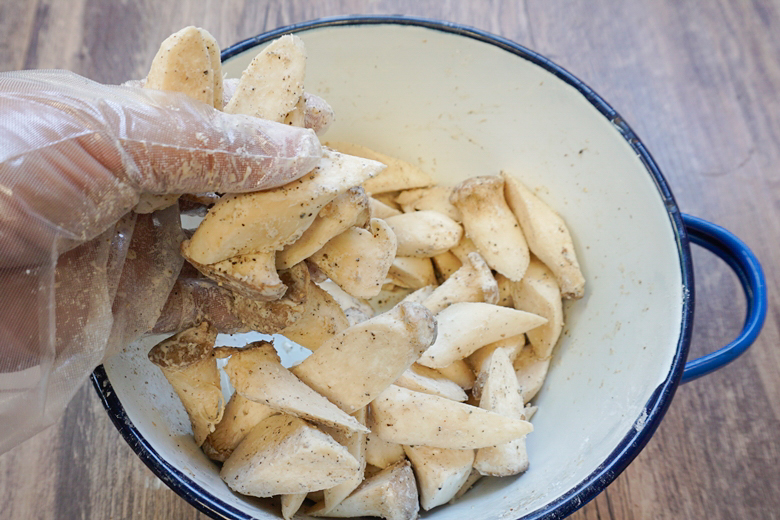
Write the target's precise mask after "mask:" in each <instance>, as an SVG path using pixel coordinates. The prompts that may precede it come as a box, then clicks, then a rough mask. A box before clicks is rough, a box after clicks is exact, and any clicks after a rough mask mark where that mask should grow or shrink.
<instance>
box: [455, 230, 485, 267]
mask: <svg viewBox="0 0 780 520" xmlns="http://www.w3.org/2000/svg"><path fill="white" fill-rule="evenodd" d="M450 253H452V254H453V255H455V257H456V258H457V259H458V260H460V262H461V263H462V264H463V263H466V261H467V260H468V256H469V254H471V253H479V251H478V250H477V246H476V245H475V244H474V242H473V241H472V240H471V239H470V238H469V237H468V236H466V234H465V233H464V235H463V238H461V239H460V242H458V245H456V246H455V247H453V248H451V249H450Z"/></svg>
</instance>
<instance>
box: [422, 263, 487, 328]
mask: <svg viewBox="0 0 780 520" xmlns="http://www.w3.org/2000/svg"><path fill="white" fill-rule="evenodd" d="M459 302H485V303H493V304H495V303H497V302H498V284H497V283H496V280H495V278H493V273H492V272H491V271H490V267H488V265H487V263H485V260H484V259H483V258H482V257H481V256H480V255H479V253H469V255H468V257H467V259H466V263H464V264H463V266H462V267H461V268H460V269H458V270H457V271H455V272H454V273H453V274H452V276H450V277H449V278H447V280H446V281H445V282H444V283H443V284H441V285H440V286H438V287H437V288H436V289H435V290H434V291H433V293H431V295H430V296H429V297H428V298H426V299H425V301H423V302H422V303H423V305H425V306H426V307H427V308H428V309H429V310H430V311H431V312H432V313H434V314H437V313H439V312H440V311H442V310H444V309H446V308H447V307H449V306H450V305H452V304H453V303H459Z"/></svg>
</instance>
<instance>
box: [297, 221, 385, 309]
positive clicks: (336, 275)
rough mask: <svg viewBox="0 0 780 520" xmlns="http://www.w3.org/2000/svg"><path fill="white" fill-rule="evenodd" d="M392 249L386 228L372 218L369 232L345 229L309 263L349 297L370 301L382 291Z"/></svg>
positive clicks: (382, 222) (358, 229) (310, 259)
mask: <svg viewBox="0 0 780 520" xmlns="http://www.w3.org/2000/svg"><path fill="white" fill-rule="evenodd" d="M396 246H397V244H396V240H395V235H394V234H393V231H392V230H391V229H390V226H388V225H387V224H386V223H385V222H384V221H383V220H380V219H377V218H372V219H371V221H370V222H369V229H362V228H357V227H351V228H349V229H348V230H346V231H345V232H343V233H341V234H340V235H338V236H335V237H333V238H332V239H330V240H329V241H328V243H327V244H325V245H324V246H323V247H322V248H321V249H320V250H319V251H317V252H316V253H314V254H313V255H312V256H310V257H309V261H310V262H312V263H313V264H315V265H316V266H317V267H319V268H320V269H322V271H323V272H325V274H327V275H328V276H329V277H330V279H331V280H333V281H334V282H335V283H336V284H337V285H338V286H339V287H341V288H342V289H344V290H345V291H347V292H348V293H349V294H351V295H352V296H354V297H356V298H370V297H372V296H376V295H377V294H379V291H381V290H382V282H383V281H384V279H385V277H386V276H387V272H388V270H389V269H390V266H391V265H392V263H393V259H394V258H395V250H396Z"/></svg>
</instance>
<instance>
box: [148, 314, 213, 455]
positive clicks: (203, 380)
mask: <svg viewBox="0 0 780 520" xmlns="http://www.w3.org/2000/svg"><path fill="white" fill-rule="evenodd" d="M216 339H217V329H216V328H214V327H212V326H211V325H209V324H208V323H206V322H203V323H201V324H200V325H198V326H197V327H193V328H191V329H187V330H185V331H182V332H180V333H178V334H176V335H175V336H173V337H170V338H168V339H166V340H163V341H161V342H160V343H158V344H157V345H155V346H154V347H153V348H152V349H151V350H150V351H149V356H148V357H149V360H150V361H151V362H152V363H154V364H155V365H157V366H158V367H160V370H162V373H163V375H164V376H165V378H166V379H167V380H168V382H169V383H171V386H172V387H173V389H174V391H175V392H176V395H177V396H179V399H180V400H181V402H182V404H183V405H184V409H185V410H186V411H187V415H188V416H189V418H190V422H191V423H192V432H193V435H194V436H195V443H196V444H197V445H198V446H200V445H202V444H203V441H205V440H206V437H207V436H208V435H209V433H211V432H213V431H214V429H215V427H216V425H217V423H219V421H220V420H221V419H222V413H223V410H224V407H225V402H224V398H223V397H222V389H221V388H220V385H219V372H218V371H217V360H216V357H215V356H214V342H215V341H216Z"/></svg>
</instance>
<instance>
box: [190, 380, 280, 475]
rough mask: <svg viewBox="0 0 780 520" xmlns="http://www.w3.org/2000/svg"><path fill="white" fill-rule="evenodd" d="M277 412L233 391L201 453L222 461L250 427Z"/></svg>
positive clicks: (242, 438) (228, 455)
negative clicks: (220, 418)
mask: <svg viewBox="0 0 780 520" xmlns="http://www.w3.org/2000/svg"><path fill="white" fill-rule="evenodd" d="M277 413H279V411H278V410H274V409H273V408H271V407H270V406H266V405H264V404H262V403H256V402H254V401H250V400H249V399H247V398H245V397H243V396H242V395H241V394H239V393H238V392H235V393H234V394H233V395H232V396H231V397H230V399H229V400H228V404H227V406H225V413H224V414H222V420H221V421H219V424H217V426H216V428H215V429H214V431H213V432H211V433H210V434H209V436H208V437H206V440H205V442H204V443H203V446H201V449H203V453H205V454H206V455H207V456H208V458H210V459H211V460H216V461H219V462H224V461H225V460H226V459H227V458H228V457H230V454H231V453H233V450H234V449H235V448H236V446H238V444H239V443H240V442H241V441H242V440H244V437H246V436H247V434H248V433H249V432H250V431H251V430H252V428H254V427H255V426H257V425H258V424H260V422H261V421H263V420H264V419H266V418H267V417H270V416H272V415H274V414H277Z"/></svg>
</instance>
